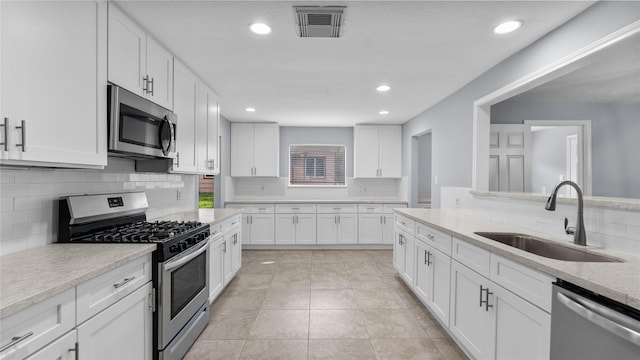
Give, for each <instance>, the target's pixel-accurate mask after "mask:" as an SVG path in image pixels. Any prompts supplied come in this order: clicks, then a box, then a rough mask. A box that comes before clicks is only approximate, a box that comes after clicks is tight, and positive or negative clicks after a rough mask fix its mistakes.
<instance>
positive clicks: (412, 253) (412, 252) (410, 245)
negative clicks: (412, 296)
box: [400, 236, 416, 287]
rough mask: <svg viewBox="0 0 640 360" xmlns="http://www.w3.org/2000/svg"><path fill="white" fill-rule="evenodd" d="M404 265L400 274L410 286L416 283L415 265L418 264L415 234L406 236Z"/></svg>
mask: <svg viewBox="0 0 640 360" xmlns="http://www.w3.org/2000/svg"><path fill="white" fill-rule="evenodd" d="M404 241H405V245H404V246H403V247H404V266H403V268H402V273H401V274H400V275H401V276H402V277H403V278H404V280H405V281H406V282H407V284H408V285H409V286H410V287H413V285H414V282H413V281H414V278H415V274H414V272H415V266H416V248H415V241H416V240H415V238H414V237H413V236H407V237H405V238H404Z"/></svg>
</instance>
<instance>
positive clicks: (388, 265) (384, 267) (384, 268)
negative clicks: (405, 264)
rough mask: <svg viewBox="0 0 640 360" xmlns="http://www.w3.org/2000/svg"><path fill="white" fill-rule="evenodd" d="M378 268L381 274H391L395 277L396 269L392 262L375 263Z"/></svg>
mask: <svg viewBox="0 0 640 360" xmlns="http://www.w3.org/2000/svg"><path fill="white" fill-rule="evenodd" d="M375 264H376V266H377V267H378V272H379V273H381V274H390V275H393V274H395V273H396V271H397V270H396V269H395V268H394V267H393V263H392V262H391V261H389V262H378V261H376V262H375Z"/></svg>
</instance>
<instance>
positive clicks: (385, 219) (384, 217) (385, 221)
mask: <svg viewBox="0 0 640 360" xmlns="http://www.w3.org/2000/svg"><path fill="white" fill-rule="evenodd" d="M382 219H384V220H383V224H386V223H387V217H386V216H384V215H383V216H382Z"/></svg>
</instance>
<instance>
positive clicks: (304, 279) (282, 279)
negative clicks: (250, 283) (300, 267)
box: [271, 272, 311, 289]
mask: <svg viewBox="0 0 640 360" xmlns="http://www.w3.org/2000/svg"><path fill="white" fill-rule="evenodd" d="M271 288H282V289H291V288H306V289H309V288H311V274H310V273H306V272H305V273H300V274H298V273H278V274H275V275H274V276H273V282H272V283H271Z"/></svg>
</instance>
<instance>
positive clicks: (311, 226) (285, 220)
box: [276, 214, 316, 245]
mask: <svg viewBox="0 0 640 360" xmlns="http://www.w3.org/2000/svg"><path fill="white" fill-rule="evenodd" d="M315 243H316V215H315V214H277V215H276V244H280V245H282V244H291V245H293V244H303V245H313V244H315Z"/></svg>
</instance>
